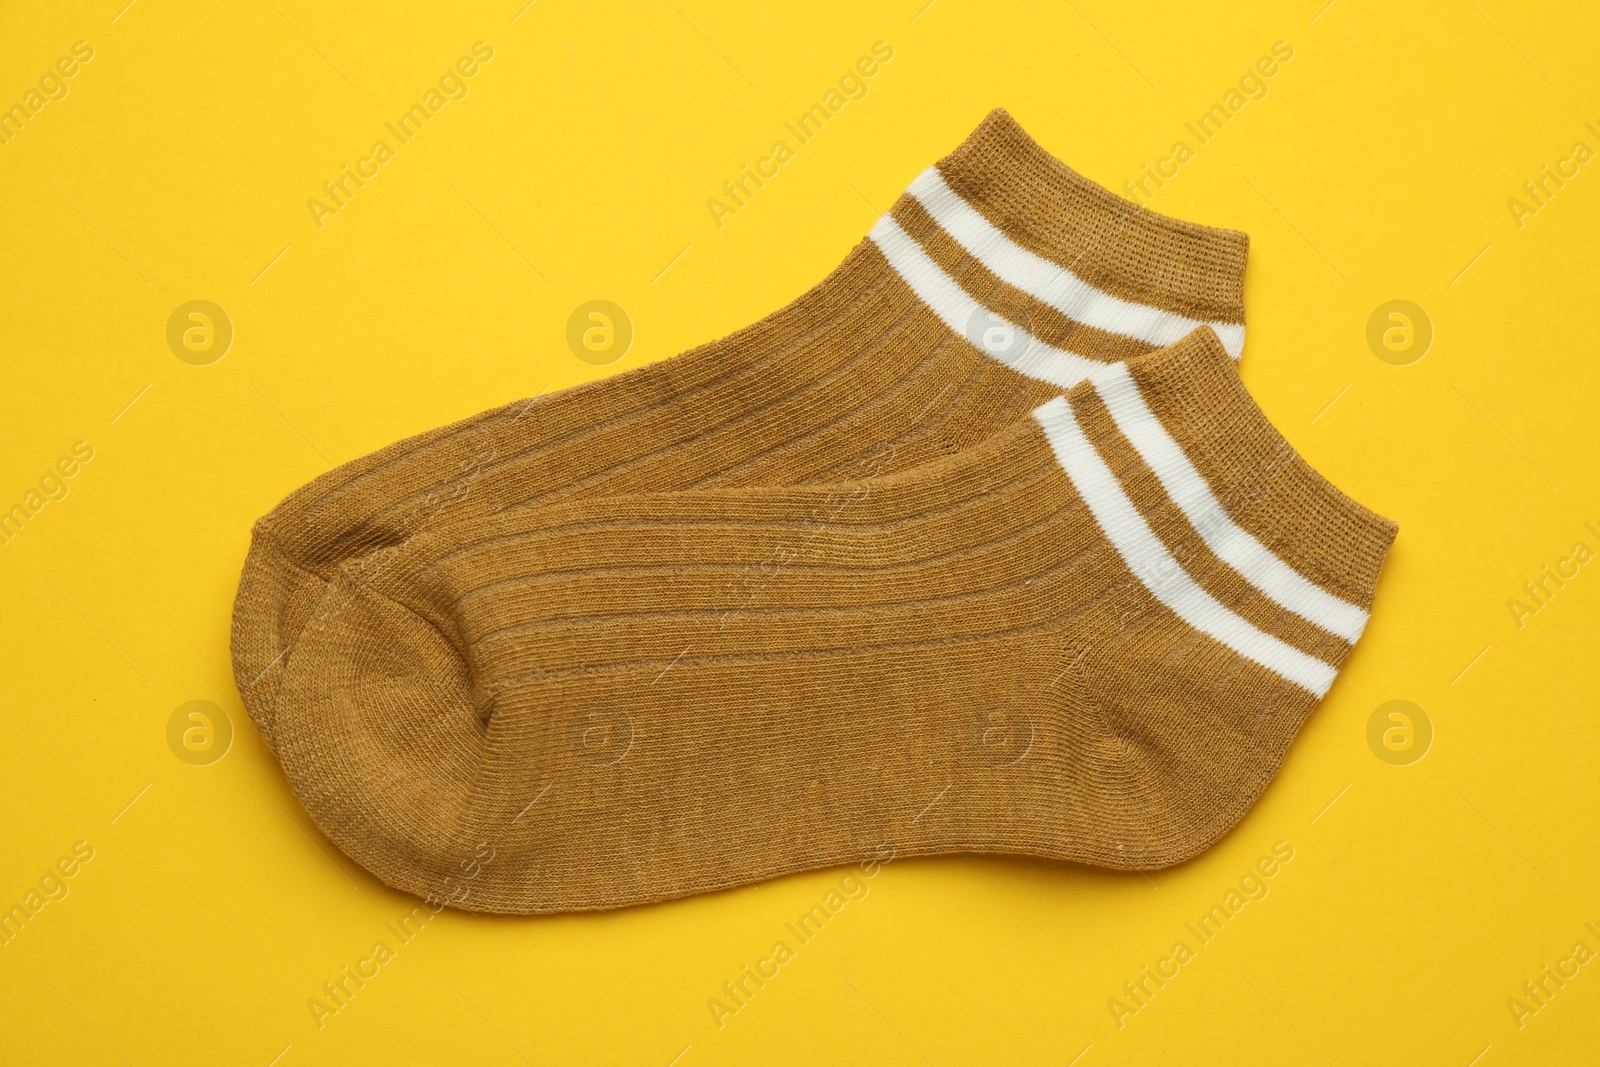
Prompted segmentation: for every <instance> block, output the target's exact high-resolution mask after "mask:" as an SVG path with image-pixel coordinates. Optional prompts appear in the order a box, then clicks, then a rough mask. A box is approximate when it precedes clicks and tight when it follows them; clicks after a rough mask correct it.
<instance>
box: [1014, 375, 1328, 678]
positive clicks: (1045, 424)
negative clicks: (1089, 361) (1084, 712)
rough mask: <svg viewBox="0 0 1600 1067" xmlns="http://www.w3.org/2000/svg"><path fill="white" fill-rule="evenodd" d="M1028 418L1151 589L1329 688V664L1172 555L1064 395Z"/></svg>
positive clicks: (1196, 619) (1232, 643) (1204, 623)
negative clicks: (1247, 615) (1262, 626)
mask: <svg viewBox="0 0 1600 1067" xmlns="http://www.w3.org/2000/svg"><path fill="white" fill-rule="evenodd" d="M1033 417H1034V418H1035V419H1037V420H1038V422H1039V425H1040V427H1042V428H1043V430H1044V433H1045V437H1046V438H1048V439H1049V441H1050V447H1051V448H1052V449H1053V450H1054V451H1055V454H1056V459H1057V460H1058V461H1059V462H1060V463H1061V467H1062V469H1063V470H1065V471H1066V472H1067V477H1068V478H1069V479H1071V481H1072V484H1073V485H1074V486H1075V487H1076V488H1077V490H1078V493H1079V494H1080V495H1081V496H1082V497H1083V500H1084V503H1086V504H1087V505H1088V506H1089V511H1090V512H1091V513H1092V514H1093V515H1094V517H1095V521H1096V522H1098V523H1099V524H1100V529H1101V530H1102V531H1103V532H1104V533H1105V535H1106V539H1107V540H1109V541H1110V542H1111V544H1112V545H1113V546H1115V548H1116V550H1117V552H1118V554H1119V555H1121V556H1122V559H1123V561H1124V562H1125V563H1127V565H1128V569H1129V570H1131V571H1133V573H1134V575H1135V576H1136V577H1137V578H1138V579H1139V581H1140V583H1141V584H1143V585H1144V587H1145V588H1146V589H1148V590H1149V591H1150V594H1151V595H1152V596H1154V597H1155V598H1156V599H1157V600H1158V601H1160V602H1161V603H1162V604H1164V605H1166V607H1168V608H1169V609H1171V610H1172V612H1173V613H1174V614H1175V615H1177V616H1178V617H1179V618H1180V619H1182V620H1183V621H1184V622H1186V623H1188V624H1189V625H1190V626H1193V627H1194V628H1195V629H1196V630H1199V631H1200V632H1201V633H1203V634H1206V635H1207V636H1209V637H1213V638H1215V639H1216V640H1218V641H1221V642H1222V643H1223V644H1224V645H1227V646H1228V647H1229V648H1231V649H1233V650H1234V651H1235V652H1237V653H1239V655H1241V656H1243V657H1245V658H1246V659H1248V660H1251V661H1253V662H1255V663H1259V664H1260V665H1261V666H1263V667H1265V668H1266V669H1267V670H1269V671H1272V672H1273V673H1274V674H1276V675H1278V676H1279V677H1281V678H1283V679H1284V680H1285V681H1288V682H1292V683H1293V684H1295V685H1297V686H1299V687H1300V688H1302V689H1304V690H1306V691H1307V692H1308V693H1311V694H1312V695H1313V696H1317V697H1321V696H1323V695H1324V694H1326V693H1327V691H1328V687H1329V686H1331V685H1332V684H1333V679H1334V677H1335V675H1336V674H1337V672H1336V671H1335V670H1334V669H1333V667H1331V666H1330V665H1328V664H1326V663H1323V662H1322V661H1321V660H1319V659H1314V658H1312V657H1311V656H1308V655H1306V654H1305V653H1304V652H1301V651H1300V650H1299V649H1297V648H1294V647H1293V646H1291V645H1289V644H1286V643H1285V642H1283V641H1280V640H1279V639H1278V638H1276V637H1273V636H1272V635H1271V634H1268V633H1263V632H1262V631H1260V630H1258V629H1256V628H1255V627H1254V626H1252V625H1251V624H1250V623H1249V622H1247V621H1245V620H1244V619H1242V618H1240V617H1239V616H1237V615H1235V614H1234V613H1233V612H1231V611H1229V610H1228V609H1227V608H1226V607H1224V606H1223V605H1222V603H1221V602H1219V601H1218V600H1217V599H1216V598H1215V597H1213V596H1212V595H1211V594H1210V593H1208V592H1206V591H1205V590H1204V589H1202V588H1200V586H1199V585H1198V584H1197V583H1196V582H1195V580H1194V579H1193V578H1191V577H1189V575H1188V573H1187V572H1186V571H1184V569H1183V568H1182V566H1180V565H1179V563H1178V561H1177V560H1175V559H1173V558H1172V554H1171V553H1170V552H1168V551H1167V547H1166V546H1165V545H1163V544H1162V543H1161V540H1160V538H1158V537H1156V535H1155V532H1154V531H1153V530H1151V529H1150V526H1149V524H1148V523H1146V522H1145V521H1144V517H1143V516H1142V515H1140V514H1139V511H1138V509H1137V508H1135V507H1134V506H1133V501H1131V500H1129V499H1128V495H1127V494H1126V493H1125V492H1123V490H1122V486H1121V485H1120V484H1118V482H1117V476H1116V475H1115V474H1113V473H1111V468H1110V467H1107V466H1106V463H1105V460H1103V459H1101V458H1100V454H1099V453H1098V452H1096V451H1095V448H1094V445H1092V444H1090V443H1089V439H1088V438H1087V437H1085V436H1084V433H1083V429H1082V428H1081V427H1080V426H1079V425H1078V420H1077V418H1076V417H1075V416H1074V415H1073V413H1072V406H1071V405H1070V404H1069V403H1067V400H1066V398H1065V397H1057V398H1056V399H1054V400H1051V401H1048V402H1047V403H1044V404H1041V405H1040V406H1039V407H1037V408H1035V409H1034V412H1033Z"/></svg>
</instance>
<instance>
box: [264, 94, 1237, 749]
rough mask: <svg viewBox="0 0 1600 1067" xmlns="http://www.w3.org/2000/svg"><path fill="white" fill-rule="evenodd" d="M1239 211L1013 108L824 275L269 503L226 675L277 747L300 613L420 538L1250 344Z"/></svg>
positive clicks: (807, 473) (852, 447)
mask: <svg viewBox="0 0 1600 1067" xmlns="http://www.w3.org/2000/svg"><path fill="white" fill-rule="evenodd" d="M1247 244H1248V242H1247V240H1246V238H1245V236H1244V235H1243V234H1241V233H1236V232H1232V231H1226V230H1215V229H1209V228H1205V227H1201V226H1195V225H1191V224H1189V223H1184V222H1179V221H1177V220H1173V219H1168V218H1164V217H1162V216H1159V215H1156V214H1153V213H1151V212H1149V211H1148V210H1145V209H1143V208H1140V207H1137V206H1136V205H1133V204H1129V203H1127V202H1126V201H1123V200H1121V199H1120V198H1118V197H1116V196H1114V195H1113V194H1111V193H1109V192H1107V191H1106V190H1104V189H1102V188H1100V187H1099V186H1097V185H1095V184H1094V183H1093V182H1090V181H1088V180H1087V179H1085V178H1083V177H1081V176H1080V175H1078V174H1076V173H1074V172H1073V171H1072V170H1070V169H1069V168H1067V167H1066V166H1064V165H1063V164H1061V163H1060V162H1058V161H1057V160H1055V159H1054V158H1052V157H1051V156H1050V155H1049V154H1048V153H1046V152H1045V151H1044V150H1043V149H1041V148H1040V147H1039V146H1038V145H1036V144H1035V143H1034V142H1033V141H1032V140H1030V139H1029V138H1028V136H1027V135H1026V134H1025V133H1024V132H1023V131H1022V129H1021V128H1020V127H1019V126H1018V125H1017V124H1016V123H1015V122H1014V121H1012V120H1011V118H1010V117H1009V116H1008V115H1006V114H1005V113H1004V112H1002V111H996V112H994V113H993V114H991V115H990V116H989V117H988V118H987V119H986V120H985V121H984V122H983V123H982V125H980V126H979V127H978V129H977V130H976V132H974V133H973V134H972V135H971V136H970V137H969V138H968V139H967V140H966V141H965V142H964V143H963V144H962V145H961V146H960V147H959V148H957V149H956V151H955V152H953V153H952V154H951V155H950V156H948V157H947V158H945V159H944V160H941V161H940V162H939V163H938V164H937V165H936V166H935V167H932V168H930V169H929V170H928V171H926V172H925V173H923V174H922V175H921V176H920V177H918V178H917V179H916V181H915V182H913V183H912V185H911V187H910V188H909V189H908V191H907V192H906V194H905V195H903V196H901V197H900V198H899V200H898V201H897V202H896V203H895V205H894V207H893V209H892V210H891V211H890V212H889V214H888V215H886V216H884V217H883V218H882V219H880V220H879V222H878V224H877V225H876V226H875V227H874V228H873V230H872V233H871V235H870V236H869V237H868V238H867V239H865V240H863V241H862V242H861V243H860V244H859V245H858V246H856V248H855V249H854V250H853V251H851V252H850V254H849V255H848V256H847V257H846V258H845V260H844V262H843V264H841V265H840V266H839V267H838V268H837V269H836V270H835V271H834V272H833V273H832V274H831V275H830V276H829V277H828V278H827V279H826V280H824V281H823V282H822V283H821V284H819V285H818V286H817V287H816V288H814V289H812V290H811V291H810V292H808V293H806V294H805V295H804V296H802V297H800V298H799V299H798V300H796V301H795V302H794V303H792V304H790V305H789V306H788V307H786V308H784V309H782V310H780V311H778V312H776V313H775V314H773V315H772V316H770V317H769V318H767V319H764V320H762V321H761V322H758V323H756V324H755V325H753V326H750V327H748V328H746V329H744V330H741V331H740V332H738V333H735V334H733V335H732V336H730V337H727V338H724V339H723V340H720V341H716V342H713V343H711V344H707V345H705V346H702V347H700V348H697V349H695V350H693V351H691V352H688V353H685V354H683V355H680V356H678V357H676V358H674V359H670V360H665V361H662V362H658V363H654V364H651V365H648V366H644V367H640V368H637V369H634V370H631V371H627V372H625V373H622V374H618V375H616V376H614V377H612V378H609V379H606V380H603V381H599V382H594V383H591V384H587V385H582V386H579V387H576V388H573V389H569V390H566V391H564V392H562V393H559V394H556V395H552V396H548V397H544V398H540V399H538V400H536V401H520V402H517V403H513V404H509V405H506V406H505V407H503V408H498V409H495V410H492V411H488V412H484V413H482V414H480V415H477V416H474V417H472V418H469V419H467V420H465V421H463V422H459V423H456V424H455V425H452V426H446V427H443V428H441V429H438V430H434V431H432V432H429V433H425V434H422V435H420V436H418V437H414V438H411V439H409V440H405V441H401V442H399V443H397V444H394V445H391V446H389V447H388V448H384V449H382V450H381V451H379V452H376V453H374V454H372V455H370V456H367V457H365V458H362V459H358V460H354V461H352V462H349V463H346V464H344V465H343V466H341V467H339V468H337V469H336V470H333V471H330V472H329V473H327V474H325V475H323V476H322V477H320V478H318V479H316V480H315V481H313V482H311V483H310V484H309V485H307V486H305V487H304V488H302V489H300V490H299V491H297V492H295V493H294V494H292V495H291V496H289V497H288V498H287V499H286V500H284V501H283V503H281V504H280V505H279V506H278V507H277V508H276V509H274V510H273V511H272V512H271V513H270V514H268V515H267V516H266V517H264V518H263V519H261V520H260V521H259V522H258V523H257V524H256V527H255V530H254V532H253V536H252V540H251V546H250V552H249V555H248V558H247V560H246V562H245V566H244V573H243V576H242V577H241V580H240V584H239V593H238V597H237V600H236V604H235V609H234V619H233V666H234V676H235V679H236V681H237V684H238V687H239V692H240V694H241V696H242V697H243V700H244V704H245V707H246V708H247V709H248V711H249V713H250V715H251V717H252V718H253V719H254V721H255V723H256V725H257V727H258V728H259V729H260V731H261V734H262V736H263V737H264V738H265V739H266V741H267V743H268V745H269V746H273V747H276V745H277V734H278V727H277V718H278V714H279V710H280V704H281V701H280V699H279V691H280V688H281V686H282V683H283V680H284V678H285V677H286V676H287V673H288V671H289V669H290V667H291V666H292V664H293V661H294V658H295V656H297V655H298V654H299V646H300V643H301V642H302V641H303V639H304V635H305V634H306V633H307V632H308V630H309V629H314V628H319V627H324V626H328V625H332V624H333V623H334V622H335V621H336V620H337V619H338V618H339V616H340V615H341V614H342V613H344V612H345V611H347V610H350V609H351V608H352V606H353V605H354V604H355V603H356V602H357V601H358V600H359V599H360V598H361V597H362V595H363V591H364V590H365V588H366V587H367V586H368V585H370V584H371V583H372V582H374V581H375V580H378V578H379V577H380V576H381V575H382V573H383V572H384V570H385V569H386V568H387V567H389V566H390V565H391V564H392V562H393V561H394V559H395V558H396V555H397V554H398V553H399V552H400V551H402V550H403V549H404V548H405V546H407V544H408V543H409V542H410V541H411V540H412V539H414V538H416V537H419V536H421V535H423V534H425V533H426V532H427V531H428V530H430V529H432V528H434V527H436V526H438V525H440V524H444V523H454V522H461V521H467V520H471V519H475V518H482V517H486V516H489V515H495V514H505V513H508V512H518V511H521V510H525V509H532V508H537V507H542V506H545V505H549V504H552V503H555V502H558V501H563V500H572V499H577V498H585V497H595V496H601V495H611V494H619V493H630V492H657V491H666V490H678V489H690V488H705V487H713V486H778V485H802V484H815V483H823V482H833V481H838V480H840V479H845V478H857V479H859V478H862V477H866V476H869V475H873V476H875V475H882V474H887V473H890V472H893V471H898V470H907V469H910V468H912V467H915V466H917V465H919V464H924V463H927V462H929V461H932V460H935V459H938V458H939V457H942V456H946V455H950V454H953V453H956V452H958V451H960V450H962V449H964V448H968V447H971V446H973V445H976V444H977V443H979V442H981V441H983V440H984V439H986V438H988V437H989V436H991V435H992V434H994V433H995V432H997V431H998V430H1000V429H1001V428H1003V427H1005V426H1008V425H1010V424H1012V423H1014V422H1016V421H1017V420H1018V419H1020V418H1024V417H1025V416H1026V415H1027V413H1028V412H1029V411H1030V410H1032V409H1033V408H1034V407H1036V406H1037V405H1039V404H1041V403H1043V402H1044V401H1046V400H1048V399H1049V398H1050V397H1052V396H1055V395H1057V394H1058V393H1059V392H1060V391H1061V390H1062V389H1063V388H1066V387H1068V386H1070V385H1072V384H1073V383H1075V382H1078V381H1080V380H1082V379H1083V378H1084V377H1085V376H1086V375H1087V374H1088V373H1090V372H1091V371H1093V370H1095V369H1096V368H1098V367H1100V366H1103V365H1104V364H1105V363H1106V362H1108V361H1114V360H1120V359H1127V358H1129V357H1133V356H1137V355H1140V354H1142V353H1145V352H1149V351H1151V350H1152V349H1153V348H1155V347H1157V346H1160V345H1167V344H1171V343H1173V342H1174V341H1177V340H1178V339H1179V338H1181V337H1182V336H1183V335H1184V334H1186V333H1188V332H1189V331H1190V330H1191V329H1193V328H1195V327H1196V326H1198V325H1200V324H1202V323H1205V324H1209V325H1210V326H1211V327H1212V328H1213V329H1214V330H1215V331H1216V332H1217V333H1218V335H1219V336H1220V337H1221V338H1222V339H1223V343H1224V345H1225V347H1227V348H1228V350H1229V352H1230V353H1231V354H1232V355H1233V356H1234V357H1235V358H1237V356H1238V354H1239V351H1240V347H1241V345H1242V343H1243V337H1244V333H1243V329H1244V328H1243V325H1242V324H1243V321H1244V310H1243V274H1244V266H1245V256H1246V250H1247Z"/></svg>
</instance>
